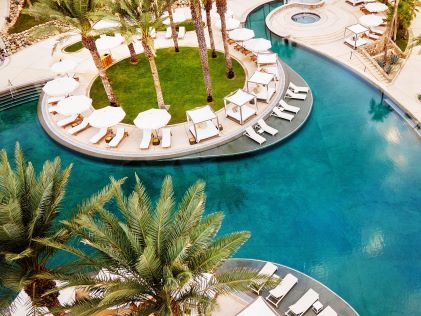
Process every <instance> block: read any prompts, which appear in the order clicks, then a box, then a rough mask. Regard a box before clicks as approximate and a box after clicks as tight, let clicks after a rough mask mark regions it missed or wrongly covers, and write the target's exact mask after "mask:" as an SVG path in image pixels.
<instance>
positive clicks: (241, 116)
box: [224, 89, 257, 125]
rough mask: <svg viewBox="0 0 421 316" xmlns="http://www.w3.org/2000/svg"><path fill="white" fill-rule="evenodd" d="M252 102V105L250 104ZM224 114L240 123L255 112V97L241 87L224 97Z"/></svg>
mask: <svg viewBox="0 0 421 316" xmlns="http://www.w3.org/2000/svg"><path fill="white" fill-rule="evenodd" d="M250 102H254V107H255V108H253V107H252V105H251V104H250ZM224 107H225V116H226V117H228V118H232V119H234V120H235V121H237V122H238V123H240V124H241V125H243V124H244V122H245V121H247V120H248V119H249V118H250V117H252V116H253V115H256V114H257V98H256V96H255V95H253V94H250V93H248V92H246V91H244V90H242V89H238V90H237V91H235V92H234V93H231V94H230V95H228V96H226V97H225V98H224Z"/></svg>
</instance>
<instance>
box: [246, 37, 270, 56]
mask: <svg viewBox="0 0 421 316" xmlns="http://www.w3.org/2000/svg"><path fill="white" fill-rule="evenodd" d="M243 46H244V48H246V49H248V50H251V51H252V52H254V53H261V52H265V51H267V50H269V49H271V47H272V44H271V42H270V41H268V40H267V39H264V38H252V39H250V40H248V41H245V42H244V43H243Z"/></svg>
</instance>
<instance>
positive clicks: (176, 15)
mask: <svg viewBox="0 0 421 316" xmlns="http://www.w3.org/2000/svg"><path fill="white" fill-rule="evenodd" d="M189 12H190V10H188V11H186V9H185V8H178V9H175V10H174V11H173V14H172V16H173V20H174V23H181V22H184V21H186V20H189V19H191V14H189ZM163 17H168V12H167V13H166V14H165V15H164V16H163ZM164 24H165V25H170V19H169V18H167V19H165V20H164Z"/></svg>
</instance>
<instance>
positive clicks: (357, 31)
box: [344, 23, 368, 49]
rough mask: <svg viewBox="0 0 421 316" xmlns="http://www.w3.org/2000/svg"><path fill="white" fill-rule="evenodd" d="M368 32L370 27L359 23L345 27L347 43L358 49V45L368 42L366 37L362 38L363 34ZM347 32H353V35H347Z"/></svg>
mask: <svg viewBox="0 0 421 316" xmlns="http://www.w3.org/2000/svg"><path fill="white" fill-rule="evenodd" d="M367 32H368V28H366V27H365V26H363V25H361V24H358V23H357V24H353V25H350V26H347V27H345V32H344V37H345V40H344V41H345V44H348V45H349V46H351V47H352V48H353V49H357V48H358V47H360V46H363V45H365V44H367V43H368V41H367V40H366V39H365V38H361V35H363V34H365V33H367ZM347 33H351V34H352V35H351V36H350V37H347Z"/></svg>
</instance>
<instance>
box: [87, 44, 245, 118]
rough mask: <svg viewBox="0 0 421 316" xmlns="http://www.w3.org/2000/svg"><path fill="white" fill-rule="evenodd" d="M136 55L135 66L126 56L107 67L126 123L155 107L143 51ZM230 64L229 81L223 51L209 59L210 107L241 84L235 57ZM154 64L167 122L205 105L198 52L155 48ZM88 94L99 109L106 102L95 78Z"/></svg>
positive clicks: (241, 73)
mask: <svg viewBox="0 0 421 316" xmlns="http://www.w3.org/2000/svg"><path fill="white" fill-rule="evenodd" d="M139 58H140V60H139V64H137V65H132V64H131V63H130V62H129V61H128V59H126V60H123V61H121V62H119V63H117V64H116V65H114V66H112V67H110V68H109V69H108V75H109V77H110V79H111V82H112V86H113V89H114V91H115V93H116V95H117V99H118V101H119V103H120V104H121V106H122V107H123V108H124V110H125V111H126V113H127V115H126V117H125V120H124V122H125V123H130V124H132V123H133V120H134V119H135V118H136V116H137V114H138V113H139V112H142V111H145V110H147V109H150V108H154V107H156V106H157V103H156V94H155V89H154V86H153V81H152V76H151V74H150V69H149V63H148V61H147V60H146V58H145V56H144V55H143V54H141V55H139ZM233 63H234V71H235V78H234V79H231V80H229V79H227V78H226V76H225V61H224V56H223V54H222V53H218V57H217V58H215V59H213V58H209V67H210V72H211V76H212V85H213V97H214V102H212V103H211V104H210V105H211V106H212V108H213V109H214V110H217V109H220V108H222V107H223V106H224V102H223V97H224V96H226V95H228V94H229V93H230V92H232V91H234V90H236V89H238V88H242V87H243V86H244V82H245V73H244V70H243V68H242V66H241V65H240V64H239V63H238V62H236V61H235V60H233ZM157 65H158V70H159V76H160V80H161V85H162V90H163V94H164V99H165V103H166V104H167V105H170V106H171V107H170V110H169V111H170V113H171V115H172V118H171V122H170V123H172V124H174V123H179V122H184V121H185V120H186V110H189V109H192V108H195V107H197V106H202V105H205V104H207V102H206V93H205V87H204V83H203V75H202V68H201V65H200V59H199V52H198V50H197V49H196V48H187V47H181V48H180V53H175V52H174V49H173V48H165V49H160V50H158V51H157ZM90 95H91V98H92V99H93V104H94V107H96V108H101V107H104V106H106V105H107V104H108V100H107V97H106V95H105V92H104V88H103V86H102V83H101V80H100V79H99V78H97V79H96V80H95V82H94V84H93V85H92V88H91V92H90Z"/></svg>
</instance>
